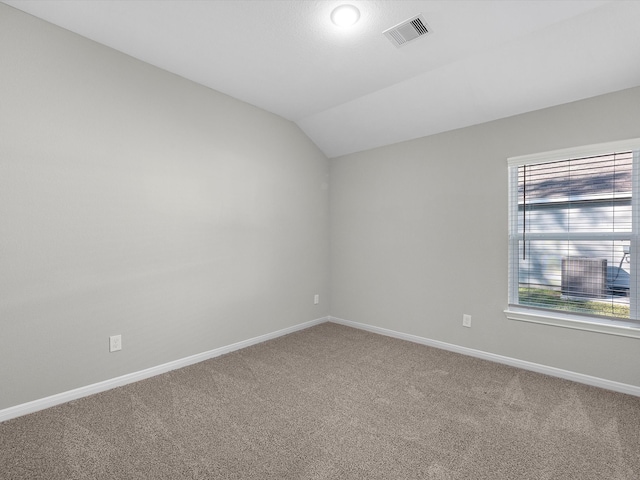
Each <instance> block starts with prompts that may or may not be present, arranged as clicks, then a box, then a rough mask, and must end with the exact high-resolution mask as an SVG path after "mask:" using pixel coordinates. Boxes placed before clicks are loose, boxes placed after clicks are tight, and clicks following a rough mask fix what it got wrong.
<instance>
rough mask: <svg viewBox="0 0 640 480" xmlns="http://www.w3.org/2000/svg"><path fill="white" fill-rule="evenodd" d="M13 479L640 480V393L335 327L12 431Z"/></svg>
mask: <svg viewBox="0 0 640 480" xmlns="http://www.w3.org/2000/svg"><path fill="white" fill-rule="evenodd" d="M0 478H2V479H3V480H9V479H30V480H31V479H48V480H50V479H64V480H70V479H171V480H180V479H256V480H267V479H278V480H285V479H367V480H372V479H381V480H382V479H385V480H390V479H402V480H408V479H438V480H440V479H442V480H445V479H446V480H449V479H456V480H458V479H460V480H462V479H465V480H467V479H474V480H475V479H478V480H479V479H491V480H498V479H518V480H524V479H541V480H542V479H544V480H550V479H579V480H588V479H594V480H595V479H597V480H610V479H611V480H621V479H629V480H630V479H640V398H637V397H633V396H629V395H624V394H619V393H614V392H609V391H606V390H601V389H597V388H593V387H588V386H584V385H580V384H576V383H572V382H569V381H566V380H561V379H557V378H551V377H547V376H545V375H540V374H537V373H532V372H528V371H523V370H518V369H516V368H512V367H508V366H504V365H500V364H495V363H490V362H487V361H484V360H479V359H475V358H471V357H465V356H462V355H459V354H455V353H451V352H447V351H443V350H437V349H434V348H429V347H425V346H422V345H417V344H413V343H410V342H405V341H401V340H396V339H392V338H388V337H384V336H379V335H375V334H372V333H368V332H364V331H360V330H355V329H352V328H348V327H344V326H340V325H336V324H332V323H325V324H322V325H318V326H316V327H313V328H310V329H307V330H304V331H300V332H297V333H293V334H291V335H287V336H285V337H281V338H278V339H275V340H271V341H268V342H265V343H262V344H259V345H255V346H252V347H249V348H246V349H244V350H239V351H236V352H234V353H231V354H228V355H225V356H222V357H218V358H215V359H212V360H208V361H205V362H202V363H199V364H196V365H193V366H190V367H187V368H184V369H181V370H176V371H173V372H170V373H167V374H164V375H160V376H157V377H154V378H151V379H148V380H144V381H141V382H138V383H135V384H131V385H128V386H125V387H121V388H117V389H114V390H110V391H108V392H104V393H101V394H98V395H94V396H92V397H87V398H84V399H81V400H78V401H74V402H71V403H68V404H65V405H60V406H58V407H54V408H51V409H48V410H45V411H42V412H38V413H34V414H31V415H27V416H24V417H21V418H17V419H14V420H10V421H8V422H4V423H2V424H0Z"/></svg>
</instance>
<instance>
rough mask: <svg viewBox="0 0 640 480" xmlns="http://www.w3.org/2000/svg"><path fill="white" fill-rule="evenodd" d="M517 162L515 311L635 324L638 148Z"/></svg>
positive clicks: (513, 195) (513, 167) (512, 235)
mask: <svg viewBox="0 0 640 480" xmlns="http://www.w3.org/2000/svg"><path fill="white" fill-rule="evenodd" d="M627 143H628V144H624V143H622V144H621V143H620V142H618V143H616V144H609V145H601V146H595V147H593V146H592V147H586V148H584V149H582V150H581V149H572V150H571V151H564V152H562V151H561V152H556V153H555V154H544V155H540V156H529V157H519V158H517V159H510V160H509V180H510V181H509V190H510V215H509V224H510V228H509V250H510V252H509V303H510V304H511V305H517V306H522V307H528V308H534V309H543V310H555V311H562V312H568V313H573V314H579V315H584V316H590V317H609V318H611V317H613V318H619V319H625V320H635V319H637V318H638V315H637V313H636V303H637V296H638V295H637V290H638V289H637V280H636V277H637V275H636V273H637V268H636V263H637V260H638V258H637V257H638V255H635V254H634V253H635V252H637V251H638V250H637V229H638V222H637V217H638V208H637V207H636V197H637V195H638V181H637V176H638V175H637V174H638V165H639V157H638V142H637V141H630V142H627Z"/></svg>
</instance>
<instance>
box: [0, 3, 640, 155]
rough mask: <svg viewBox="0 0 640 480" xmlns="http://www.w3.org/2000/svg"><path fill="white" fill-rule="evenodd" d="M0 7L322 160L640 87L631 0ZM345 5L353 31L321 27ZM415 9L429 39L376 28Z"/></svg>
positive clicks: (637, 16)
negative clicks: (166, 80) (81, 40)
mask: <svg viewBox="0 0 640 480" xmlns="http://www.w3.org/2000/svg"><path fill="white" fill-rule="evenodd" d="M2 1H3V2H4V3H6V4H9V5H11V6H14V7H16V8H18V9H20V10H23V11H25V12H28V13H30V14H32V15H35V16H37V17H40V18H42V19H44V20H47V21H49V22H52V23H54V24H56V25H59V26H61V27H64V28H66V29H68V30H71V31H73V32H76V33H78V34H80V35H83V36H85V37H88V38H90V39H92V40H95V41H96V42H99V43H102V44H104V45H108V46H110V47H112V48H115V49H116V50H119V51H122V52H124V53H127V54H129V55H131V56H133V57H135V58H138V59H140V60H143V61H145V62H148V63H150V64H153V65H155V66H158V67H160V68H163V69H165V70H168V71H170V72H174V73H176V74H178V75H181V76H183V77H185V78H188V79H190V80H193V81H195V82H198V83H200V84H202V85H206V86H207V87H210V88H213V89H215V90H218V91H220V92H223V93H226V94H228V95H231V96H233V97H235V98H238V99H240V100H244V101H245V102H248V103H251V104H253V105H256V106H258V107H261V108H263V109H265V110H268V111H270V112H273V113H276V114H278V115H281V116H283V117H285V118H287V119H289V120H292V121H294V122H296V123H297V124H298V125H299V126H300V128H302V130H304V131H305V132H306V134H307V135H308V136H309V137H310V138H311V139H312V140H313V141H314V142H315V143H316V144H317V145H318V146H319V147H320V148H321V149H322V150H323V151H324V152H325V154H326V155H327V156H328V157H336V156H340V155H343V154H347V153H352V152H357V151H361V150H366V149H370V148H374V147H378V146H381V145H386V144H391V143H396V142H400V141H404V140H408V139H412V138H418V137H422V136H425V135H430V134H433V133H438V132H442V131H446V130H451V129H454V128H460V127H464V126H468V125H473V124H477V123H482V122H486V121H489V120H494V119H497V118H502V117H506V116H510V115H515V114H518V113H524V112H527V111H532V110H536V109H540V108H544V107H548V106H552V105H558V104H562V103H567V102H571V101H574V100H579V99H582V98H587V97H591V96H595V95H600V94H604V93H608V92H613V91H617V90H622V89H625V88H630V87H634V86H638V85H640V28H639V27H638V26H639V25H640V1H637V0H628V1H623V0H618V1H600V0H570V1H569V0H555V1H550V0H532V1H525V0H511V1H507V0H497V1H487V0H472V1H452V0H446V1H431V0H427V1H404V0H322V1H315V0H209V1H202V0H195V1H192V0H180V1H178V0H174V1H168V0H128V1H115V0H84V1H80V0H75V1H69V0H2ZM342 3H351V4H353V5H356V6H357V7H358V8H359V9H360V12H361V18H360V22H359V23H358V24H356V26H355V27H352V28H350V29H345V28H340V27H336V26H334V25H333V24H332V23H331V22H330V20H329V14H330V12H331V11H332V9H333V8H334V7H336V6H337V5H340V4H342ZM419 13H422V14H423V16H424V18H425V20H426V21H427V23H428V25H429V26H430V27H431V29H432V32H433V33H431V34H430V35H425V36H423V37H420V38H419V39H417V40H415V41H413V42H411V43H408V44H406V45H404V46H403V47H400V48H396V47H395V46H393V45H392V44H391V42H390V41H389V40H388V39H387V38H386V37H385V36H384V35H382V31H383V30H386V29H387V28H389V27H392V26H394V25H396V24H398V23H400V22H402V21H404V20H406V19H408V18H410V17H412V16H414V15H417V14H419ZM639 107H640V106H639Z"/></svg>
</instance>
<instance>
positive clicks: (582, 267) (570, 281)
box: [560, 257, 607, 298]
mask: <svg viewBox="0 0 640 480" xmlns="http://www.w3.org/2000/svg"><path fill="white" fill-rule="evenodd" d="M560 289H561V293H562V295H566V296H568V297H590V298H604V297H606V296H607V260H606V259H604V258H589V257H566V258H563V259H562V283H561V287H560Z"/></svg>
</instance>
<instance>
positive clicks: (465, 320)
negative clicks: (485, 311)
mask: <svg viewBox="0 0 640 480" xmlns="http://www.w3.org/2000/svg"><path fill="white" fill-rule="evenodd" d="M462 326H463V327H468V328H471V315H467V314H466V313H465V314H464V315H462Z"/></svg>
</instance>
